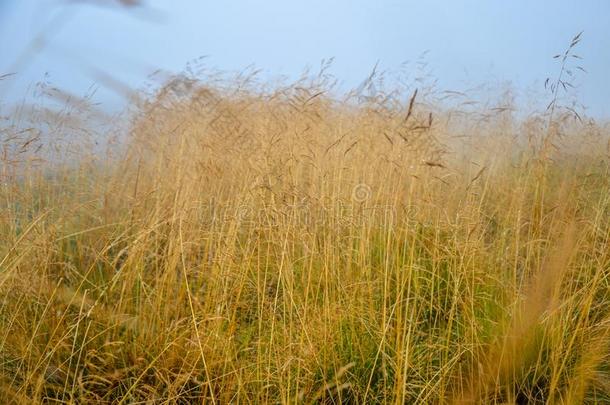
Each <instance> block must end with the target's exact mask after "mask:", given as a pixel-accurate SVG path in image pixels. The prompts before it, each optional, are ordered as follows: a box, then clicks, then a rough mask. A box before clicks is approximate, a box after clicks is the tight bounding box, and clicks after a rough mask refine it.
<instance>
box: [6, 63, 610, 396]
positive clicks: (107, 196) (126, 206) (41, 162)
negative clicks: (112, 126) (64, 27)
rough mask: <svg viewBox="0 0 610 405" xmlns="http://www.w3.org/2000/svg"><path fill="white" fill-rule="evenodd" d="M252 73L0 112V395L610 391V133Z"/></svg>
mask: <svg viewBox="0 0 610 405" xmlns="http://www.w3.org/2000/svg"><path fill="white" fill-rule="evenodd" d="M204 83H205V85H204ZM248 83H249V78H248V77H241V78H239V79H238V80H236V81H234V82H229V83H227V82H217V83H213V84H210V81H206V82H198V81H193V80H187V79H184V78H182V79H180V78H174V79H173V80H170V81H168V83H167V84H166V85H165V86H164V87H163V88H162V89H161V90H160V91H158V92H156V93H155V95H154V96H153V97H148V98H146V99H144V100H142V101H140V102H139V104H138V106H137V109H136V111H135V113H134V114H133V115H132V121H131V124H130V126H129V133H128V135H127V137H126V140H125V141H124V143H123V144H121V145H119V146H117V147H115V148H114V149H112V151H108V152H103V151H101V149H100V147H97V148H98V149H96V150H95V152H94V153H93V152H92V153H88V152H89V151H92V150H94V149H95V148H96V146H95V142H96V140H99V138H97V136H96V135H91V136H89V135H87V132H86V128H87V127H86V123H82V122H80V121H78V118H79V117H84V115H82V114H86V113H85V111H86V109H85V108H84V107H83V109H82V110H78V109H77V110H76V111H77V112H78V113H72V114H65V113H63V114H59V115H57V114H51V113H50V112H49V111H47V110H44V109H36V110H35V111H33V112H34V113H35V121H36V122H37V125H34V124H32V126H30V127H29V128H28V127H27V125H25V126H24V125H23V123H21V124H19V123H12V124H11V123H10V122H9V123H7V124H6V125H5V126H4V132H3V135H2V136H3V143H2V147H3V160H2V183H1V186H0V199H1V200H0V201H1V202H0V204H1V207H2V209H1V211H0V212H1V215H0V237H1V243H0V297H1V299H2V306H1V307H0V308H1V309H0V348H1V351H0V364H1V368H0V397H1V398H2V402H5V403H24V404H25V403H42V402H49V403H216V404H224V403H327V404H331V403H422V404H423V403H517V404H525V403H552V404H555V403H565V404H575V403H603V402H607V401H610V375H609V374H608V373H609V372H610V362H609V357H608V354H609V352H608V350H609V347H608V342H609V340H608V338H609V337H610V322H609V320H610V307H609V305H608V299H609V298H610V296H609V294H610V284H609V278H608V276H610V185H609V179H610V176H609V163H610V150H609V147H610V146H609V144H608V140H609V137H608V131H607V129H605V128H604V127H603V126H600V125H597V124H595V123H594V122H592V121H591V122H588V121H587V122H582V123H581V122H578V121H572V120H571V119H568V118H566V117H564V116H563V115H561V114H560V113H559V112H556V113H554V114H555V116H554V117H553V125H554V126H553V131H554V132H553V138H552V141H549V139H548V134H549V129H548V125H547V121H546V120H545V118H544V117H543V116H532V117H530V118H528V119H518V118H515V117H514V116H513V114H512V112H511V109H510V108H496V109H492V110H489V111H487V112H485V114H484V115H483V117H484V119H482V118H481V117H482V115H481V114H480V113H482V111H478V112H477V113H476V114H475V113H469V114H459V113H458V112H456V111H454V110H452V111H450V110H447V109H440V108H437V107H434V103H432V102H426V98H425V95H421V94H419V95H418V94H416V93H409V97H404V96H403V95H401V94H394V93H383V92H373V91H369V90H370V84H371V83H372V79H371V80H369V81H368V82H367V83H365V86H363V88H361V89H360V91H359V93H352V94H350V95H348V97H347V98H345V99H339V98H337V97H333V96H331V95H330V94H329V93H328V92H327V90H328V89H327V87H326V86H327V85H328V83H327V81H326V80H325V78H324V77H323V75H320V76H314V78H313V79H311V80H302V81H299V82H297V83H294V84H290V85H283V86H277V87H274V88H273V89H272V90H269V88H267V90H265V89H261V88H257V90H252V89H253V86H251V85H249V84H248ZM367 86H368V87H367ZM254 87H256V86H254ZM367 89H368V90H367ZM363 94H365V95H366V97H365V96H363ZM401 100H402V101H401ZM429 100H430V99H428V101H429ZM85 101H86V100H85ZM81 107H82V105H81ZM15 116H16V115H13V116H12V117H13V119H15V118H14V117H15ZM30 116H31V115H30ZM75 120H76V121H75ZM85 121H86V120H85ZM41 123H44V125H42V124H41ZM41 127H44V130H40V128H41ZM49 134H51V135H53V136H54V138H52V139H51V138H50V135H49ZM60 135H61V136H62V137H63V138H61V140H60V141H57V137H58V136H60ZM84 138H87V140H88V141H87V142H86V146H83V144H84V142H82V139H84ZM65 148H68V149H69V150H71V151H72V152H70V154H65V153H64V152H65V150H66V149H65ZM36 149H38V150H36ZM58 156H59V157H58Z"/></svg>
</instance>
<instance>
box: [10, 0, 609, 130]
mask: <svg viewBox="0 0 610 405" xmlns="http://www.w3.org/2000/svg"><path fill="white" fill-rule="evenodd" d="M76 3H77V2H76V1H68V0H0V55H1V58H0V75H2V74H6V73H13V72H14V73H16V75H15V76H13V77H11V78H10V80H8V79H7V80H3V81H2V82H0V98H1V99H3V100H4V101H6V100H7V99H8V100H13V99H15V98H17V99H18V98H19V97H21V96H23V95H24V94H25V91H26V88H27V85H28V84H31V83H34V82H36V81H38V80H40V79H42V78H43V77H44V75H45V72H47V73H48V77H49V80H50V81H51V83H53V84H54V85H56V86H58V87H62V88H66V89H68V90H70V91H71V92H74V93H77V94H84V93H85V91H86V89H87V88H88V87H89V86H90V85H91V84H93V83H96V82H98V79H97V78H96V77H95V74H92V71H93V70H96V71H102V72H105V73H108V74H111V75H113V76H114V77H116V78H118V79H120V80H122V81H123V82H125V83H127V84H129V85H130V86H133V87H139V86H141V85H142V83H143V82H144V81H145V78H146V75H147V74H149V73H150V72H151V71H152V70H154V69H157V68H160V69H163V70H167V71H175V72H177V71H180V70H182V69H183V68H184V67H185V65H186V63H187V62H188V61H190V60H193V59H195V58H197V57H199V56H203V55H207V56H208V59H206V63H207V64H208V65H209V66H211V67H214V68H218V69H222V70H240V69H243V68H244V67H246V66H248V65H250V64H254V65H256V66H257V67H258V68H261V69H262V70H263V71H264V77H274V76H278V75H286V76H289V77H296V76H298V74H299V73H300V72H302V70H303V69H304V68H305V67H307V66H314V67H315V66H318V65H319V63H320V61H321V60H322V59H324V58H330V57H335V63H334V65H333V68H332V70H331V72H332V73H333V74H334V75H335V76H337V77H338V78H339V79H341V80H342V81H343V83H344V85H345V86H348V87H350V86H357V84H358V83H359V82H360V81H362V80H363V79H364V78H365V77H366V76H367V74H368V73H369V72H370V71H371V69H372V67H373V66H374V65H375V63H377V61H379V67H380V69H382V70H393V69H397V68H398V67H399V66H400V65H401V63H402V62H405V61H413V60H416V59H417V58H418V57H419V56H420V55H421V54H422V53H423V52H424V51H428V53H427V54H426V57H425V60H426V62H427V63H428V69H430V71H431V73H432V75H433V76H434V77H435V78H437V79H438V85H439V87H441V88H442V89H447V90H458V91H459V90H464V89H467V88H470V87H473V86H476V85H478V84H486V83H491V84H492V85H493V84H498V85H499V84H501V83H506V82H510V83H512V86H513V87H514V88H515V90H517V92H521V93H524V92H525V91H526V89H530V90H531V89H534V90H536V91H537V90H539V91H540V94H542V91H543V87H542V86H543V83H544V80H545V78H546V77H547V76H549V75H552V76H554V75H556V73H557V70H558V67H557V64H556V61H555V60H553V59H552V57H553V55H555V54H557V53H560V52H562V51H563V50H564V49H565V47H566V46H567V45H568V44H569V42H570V39H571V38H572V37H573V36H574V35H575V34H576V33H578V32H579V31H584V34H583V40H582V42H581V43H580V44H579V45H578V48H577V50H576V53H578V54H579V55H580V56H582V57H583V58H584V60H582V62H581V64H582V66H583V67H584V68H585V69H586V70H587V72H588V73H587V74H586V75H581V76H580V78H579V79H578V80H577V82H578V83H579V84H580V86H579V88H578V100H579V101H580V102H581V103H582V104H584V105H585V106H587V107H588V110H587V112H588V114H589V115H592V116H594V117H598V118H609V117H610V102H609V100H610V79H609V77H608V76H609V75H610V1H607V0H582V1H567V0H556V1H532V0H511V1H507V0H463V1H453V0H442V1H441V0H428V1H421V0H417V1H414V0H403V1H397V0H368V1H364V0H308V1H296V0H282V1H280V0H264V1H263V0H259V1H254V0H223V1H208V0H199V1H196V0H174V1H160V0H156V1H153V0H151V1H147V2H145V3H146V5H147V6H146V7H143V8H138V7H135V8H131V11H130V12H126V11H125V10H122V9H120V8H117V7H101V6H99V5H95V4H100V3H112V1H111V0H100V1H97V2H96V1H89V2H87V3H85V2H83V3H85V4H76ZM41 33H42V34H43V36H42V37H44V44H42V45H43V46H41V47H39V48H36V47H35V46H33V45H32V44H34V45H35V44H36V41H35V38H36V37H37V35H39V34H41ZM42 37H41V38H42ZM38 44H39V45H40V44H41V43H40V41H39V42H38ZM36 49H38V50H36ZM28 50H29V51H28ZM33 50H35V52H33ZM9 81H10V84H7V83H9ZM98 84H99V85H100V87H101V89H100V93H99V95H98V97H99V98H100V101H101V102H103V103H107V104H108V105H110V106H116V105H120V101H119V98H118V97H117V96H111V95H110V94H111V92H110V91H109V90H107V89H104V85H103V84H100V83H99V82H98Z"/></svg>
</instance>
